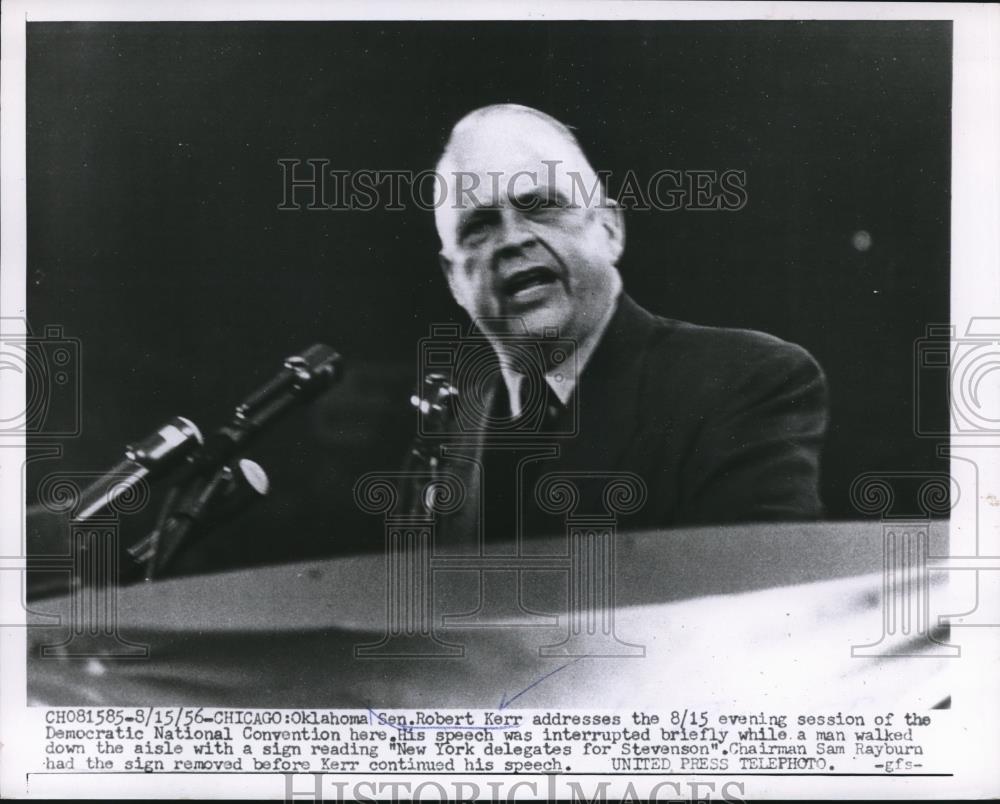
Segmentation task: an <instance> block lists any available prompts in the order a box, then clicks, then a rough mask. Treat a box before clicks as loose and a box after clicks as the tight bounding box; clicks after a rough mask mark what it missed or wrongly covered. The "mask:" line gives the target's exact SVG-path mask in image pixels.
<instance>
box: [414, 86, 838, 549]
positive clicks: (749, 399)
mask: <svg viewBox="0 0 1000 804" xmlns="http://www.w3.org/2000/svg"><path fill="white" fill-rule="evenodd" d="M437 172H438V174H439V177H440V179H439V182H438V185H437V186H438V197H437V198H436V199H435V224H436V227H437V232H438V235H439V238H440V242H441V251H440V262H441V266H442V268H443V271H444V275H445V278H446V279H447V282H448V286H449V288H450V290H451V294H452V296H453V297H454V299H455V301H456V302H457V303H458V304H459V305H460V306H461V307H462V308H463V309H464V310H465V311H466V313H468V315H469V317H470V319H471V321H472V325H471V326H470V328H469V329H468V331H466V332H463V333H456V332H451V333H445V337H443V338H439V339H437V340H435V339H434V338H430V339H428V342H427V343H424V344H423V345H422V346H423V348H424V355H425V358H426V360H425V363H426V365H427V366H428V367H430V368H431V369H433V370H434V372H436V373H433V378H432V379H430V380H428V381H427V385H426V386H425V387H429V388H430V389H431V394H432V395H433V394H436V399H438V400H440V399H441V398H442V397H443V396H445V397H448V402H449V403H450V409H449V410H448V415H447V416H446V417H445V419H446V420H445V421H443V422H439V423H438V425H437V426H438V428H439V432H438V435H439V436H440V437H441V438H442V439H443V441H442V443H447V448H446V450H445V453H446V455H444V456H443V457H441V456H439V457H441V461H442V463H441V465H443V466H446V467H447V468H448V470H449V471H451V472H453V473H454V474H455V475H456V476H458V477H460V478H461V479H462V482H463V484H464V485H465V487H466V489H467V491H468V492H469V493H468V495H467V497H468V498H467V500H466V503H465V504H464V505H463V506H462V507H461V509H460V510H459V511H457V512H456V513H455V514H454V515H453V516H451V517H446V518H444V521H442V523H441V528H440V530H441V532H442V533H451V534H452V536H453V537H454V534H456V533H458V534H466V535H467V534H469V533H470V532H473V531H475V530H476V527H477V526H476V520H477V519H478V520H479V522H480V523H482V525H481V528H482V529H483V530H484V531H485V532H486V535H487V540H489V535H490V534H489V532H490V531H493V532H494V533H495V535H496V538H498V539H502V538H503V537H504V536H505V535H506V536H508V537H509V534H510V533H511V528H517V529H518V530H517V532H519V533H522V532H523V533H526V534H527V533H530V532H535V531H537V532H558V530H561V528H559V527H558V524H557V523H556V522H555V521H553V520H551V518H547V517H546V516H545V514H544V512H541V511H539V510H538V509H539V507H540V506H538V505H536V504H535V503H537V502H538V500H537V499H535V498H534V494H533V492H532V489H536V490H537V489H538V483H539V481H540V480H541V479H542V478H543V477H544V476H546V475H548V474H551V473H566V472H573V473H575V474H576V475H577V476H578V477H579V478H580V483H579V485H580V486H581V491H582V496H583V497H584V498H586V496H587V492H586V476H587V475H588V474H590V473H594V474H597V473H601V474H604V475H607V473H609V472H627V473H631V474H634V475H637V476H638V477H639V478H641V481H642V483H643V484H644V485H645V492H646V497H647V500H646V503H645V505H644V506H643V507H642V509H641V510H640V511H638V512H637V514H636V515H635V516H634V517H633V518H632V520H631V521H630V522H629V526H631V527H643V526H657V527H664V526H673V525H683V524H700V523H716V522H726V521H752V520H756V521H776V520H797V519H813V518H816V517H817V516H819V515H820V514H821V512H822V506H821V502H820V499H819V494H818V488H817V487H818V474H819V456H820V449H821V443H822V440H823V436H824V433H825V430H826V424H827V409H826V389H825V379H824V376H823V372H822V370H821V369H820V368H819V366H818V365H817V364H816V362H815V361H814V360H813V358H812V357H811V356H810V355H809V354H808V353H807V352H806V351H805V350H804V349H802V348H801V347H798V346H795V345H793V344H790V343H786V342H784V341H782V340H780V339H778V338H776V337H773V336H770V335H766V334H763V333H760V332H753V331H749V330H736V329H720V328H714V327H705V326H697V325H695V324H690V323H686V322H683V321H676V320H671V319H667V318H662V317H659V316H657V315H654V314H652V313H650V312H648V311H646V310H644V309H643V308H642V307H640V306H639V305H638V304H636V302H635V301H633V300H632V299H631V298H629V296H628V295H627V294H626V293H624V292H623V289H622V280H621V277H620V275H619V271H618V268H617V265H618V262H619V258H620V257H621V255H622V253H623V250H624V248H625V226H624V221H623V210H622V209H621V207H620V206H619V205H617V204H616V202H615V201H614V200H613V199H611V198H609V197H608V195H607V194H606V188H605V187H604V186H603V183H602V181H601V179H600V178H599V176H598V175H597V173H596V172H595V171H594V169H593V167H591V165H590V163H589V162H588V160H587V157H586V156H585V155H584V153H583V151H582V149H581V147H580V145H579V143H578V142H577V140H576V138H575V137H574V135H573V133H572V132H571V131H570V129H569V128H568V127H567V126H565V125H564V124H562V123H561V122H559V121H558V120H556V119H554V118H552V117H551V116H549V115H547V114H545V113H543V112H541V111H538V110H536V109H532V108H528V107H525V106H519V105H514V104H500V105H494V106H487V107H483V108H480V109H476V110H475V111H472V112H470V113H469V114H467V115H466V116H465V117H463V118H462V119H461V120H460V121H459V122H458V123H457V124H456V125H455V126H454V128H453V129H452V132H451V136H450V138H449V140H448V142H447V144H446V146H445V148H444V152H443V154H442V156H441V158H440V161H439V163H438V166H437ZM656 270H683V267H682V266H677V265H671V264H670V258H669V255H666V256H665V259H664V265H663V266H662V267H661V268H657V269H656ZM449 335H450V336H451V338H450V340H449V337H448V336H449ZM442 366H444V367H445V368H444V370H443V371H442V369H441V367H442ZM435 383H436V385H435ZM442 383H443V384H444V385H445V386H446V387H447V389H448V390H447V392H442V391H441V387H440V386H441V384H442ZM434 401H435V400H434V399H431V400H429V402H428V400H426V399H425V400H424V403H425V405H429V406H430V407H433V406H434V405H433V403H434ZM546 450H547V451H546ZM449 457H450V459H449ZM511 477H514V478H516V480H515V481H514V485H511V484H510V482H508V478H511ZM515 500H517V503H516V504H515ZM515 510H519V511H520V512H521V514H520V516H521V519H520V520H519V521H515V513H514V511H515ZM448 541H449V539H448V538H447V537H445V536H442V543H447V542H448Z"/></svg>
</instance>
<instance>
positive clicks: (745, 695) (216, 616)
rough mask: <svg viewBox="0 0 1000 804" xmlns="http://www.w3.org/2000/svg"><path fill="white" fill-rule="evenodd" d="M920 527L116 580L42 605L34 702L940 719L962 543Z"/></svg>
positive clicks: (665, 534)
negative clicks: (946, 562)
mask: <svg viewBox="0 0 1000 804" xmlns="http://www.w3.org/2000/svg"><path fill="white" fill-rule="evenodd" d="M918 530H919V533H917V534H915V535H914V534H911V533H907V534H903V532H902V531H901V530H900V531H893V530H892V529H891V528H889V527H888V526H886V525H885V523H882V522H841V523H802V524H780V525H766V524H765V525H740V526H727V527H706V528H696V529H683V530H664V531H645V532H639V533H624V534H617V535H615V536H614V540H613V543H611V544H609V543H607V542H601V541H600V540H597V539H590V540H589V541H588V540H586V539H584V540H583V541H581V542H580V544H578V545H574V544H571V540H570V539H569V538H567V537H563V538H555V539H548V540H539V541H532V542H525V543H524V544H523V545H522V546H521V548H520V553H518V548H517V547H516V546H514V545H510V546H509V549H507V550H506V551H500V552H497V551H492V550H491V552H490V554H489V555H488V556H470V555H461V556H456V555H438V554H435V553H434V552H433V547H432V546H431V549H430V550H429V551H428V550H424V551H423V552H421V551H420V550H419V549H418V548H417V547H415V546H414V545H411V544H404V545H403V546H402V547H403V548H404V549H401V550H400V551H399V552H398V554H397V555H395V557H394V558H393V557H391V556H389V555H387V554H379V553H373V554H371V555H363V556H353V557H345V558H331V559H327V560H321V561H310V562H304V563H295V564H283V565H277V566H271V567H263V568H255V569H246V570H240V571H234V572H227V573H221V574H213V575H202V576H193V577H185V578H177V579H171V580H164V581H158V582H153V583H148V584H141V585H137V586H131V587H125V588H121V589H117V590H113V594H112V595H111V597H112V598H113V600H110V601H103V602H104V603H107V604H108V606H107V607H105V608H104V609H101V610H102V611H105V613H106V614H107V616H106V617H105V620H104V621H102V622H101V623H89V624H88V623H83V622H82V621H81V620H80V606H81V605H90V606H93V604H94V601H93V600H91V601H89V602H87V601H81V596H85V595H86V590H84V591H83V592H81V593H78V594H77V595H75V596H70V597H65V598H57V599H50V600H42V601H37V602H35V603H33V604H32V605H31V614H29V637H28V699H29V703H32V704H36V705H49V706H70V705H73V706H78V705H84V706H97V705H117V706H168V705H169V706H176V705H190V706H218V707H254V708H256V707H267V708H293V707H294V708H298V707H303V708H366V707H377V708H406V709H416V708H449V707H468V708H478V709H493V708H497V707H500V708H506V707H531V708H551V707H564V708H590V709H593V708H606V709H614V708H625V707H639V706H652V705H665V704H667V703H668V702H672V703H677V704H678V705H684V706H689V707H695V706H704V707H719V706H724V705H726V704H729V705H736V704H737V703H738V705H739V707H740V708H741V710H746V709H747V707H750V706H753V705H755V703H759V704H760V705H761V706H765V705H766V706H775V705H778V704H781V705H784V706H797V707H799V708H802V709H808V710H817V709H823V708H824V707H835V708H836V709H846V708H847V707H863V706H876V705H877V706H890V707H892V706H897V705H898V706H900V707H902V706H907V707H913V708H924V709H926V708H930V707H932V706H934V705H936V704H938V703H940V702H941V701H942V700H943V699H945V698H946V697H947V696H948V695H950V694H951V689H950V685H949V682H948V672H947V671H948V669H949V667H950V666H951V665H952V664H953V662H952V660H953V659H954V657H955V654H956V649H955V647H954V646H951V645H949V644H948V639H949V637H948V633H947V629H945V628H942V627H941V620H940V617H941V616H943V615H948V614H954V613H956V610H955V609H954V608H953V606H954V605H958V604H957V603H955V602H954V601H949V600H948V599H947V598H946V596H945V591H946V588H947V584H946V583H945V581H946V580H947V573H945V572H941V571H935V570H933V558H934V557H935V556H946V555H947V552H948V550H947V522H939V521H935V522H928V523H926V525H925V526H923V528H922V529H918ZM928 559H929V560H930V565H931V568H930V569H928V567H927V561H928ZM887 567H888V568H889V569H888V570H887ZM901 573H902V574H901ZM99 602H101V601H99ZM108 612H110V614H108ZM78 626H79V627H78ZM94 631H96V632H97V633H94ZM836 709H835V710H834V711H836Z"/></svg>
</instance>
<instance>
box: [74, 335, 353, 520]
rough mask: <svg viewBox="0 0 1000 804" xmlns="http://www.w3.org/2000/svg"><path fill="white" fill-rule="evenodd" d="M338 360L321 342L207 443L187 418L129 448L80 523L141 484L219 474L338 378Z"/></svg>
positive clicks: (88, 496)
mask: <svg viewBox="0 0 1000 804" xmlns="http://www.w3.org/2000/svg"><path fill="white" fill-rule="evenodd" d="M340 363H341V358H340V355H339V354H338V353H337V352H336V351H335V350H334V349H332V348H331V347H329V346H327V345H326V344H322V343H317V344H314V345H312V346H310V347H309V348H308V349H306V350H305V351H303V352H302V353H301V354H298V355H292V356H291V357H289V358H287V359H286V360H285V361H284V363H283V364H282V367H281V370H280V371H279V372H278V373H277V374H276V375H275V376H274V377H272V378H271V379H270V380H269V381H268V382H266V383H265V384H264V385H262V386H261V387H260V388H258V389H257V390H256V391H254V392H253V393H252V394H250V395H249V396H248V397H247V398H246V399H244V400H243V402H241V403H240V404H239V405H237V406H236V410H235V411H234V414H233V418H232V420H231V421H230V422H229V424H227V425H224V426H223V427H220V428H219V429H218V430H216V431H215V432H214V433H213V434H212V435H211V436H209V438H208V439H204V438H202V435H201V431H200V430H199V429H198V427H197V426H196V425H195V424H194V422H192V421H190V420H189V419H185V418H183V417H181V416H177V417H174V418H173V419H171V420H170V421H168V422H167V423H166V424H165V425H164V426H163V427H161V428H160V429H159V430H157V431H156V432H155V433H154V434H153V435H151V436H149V437H148V438H145V439H143V440H142V441H139V442H136V443H135V444H134V445H129V446H127V447H126V448H125V458H124V460H122V461H120V462H119V463H118V464H116V465H115V466H114V467H112V468H111V469H110V470H109V471H108V472H106V473H105V474H104V475H103V476H102V477H101V478H100V479H99V480H97V481H96V482H94V483H93V484H91V485H90V486H89V487H88V488H86V489H85V490H84V491H83V492H81V495H80V506H79V510H80V512H79V513H78V514H77V516H76V517H75V521H77V522H86V521H87V520H88V519H90V518H91V517H93V516H94V515H95V514H97V513H98V512H100V511H101V510H102V509H104V508H105V507H107V506H108V505H110V504H111V503H112V502H113V501H114V500H115V499H117V498H118V497H119V496H121V495H122V494H124V493H125V492H126V491H128V490H130V489H131V488H132V487H133V486H135V485H137V484H138V483H140V482H141V481H143V480H154V479H156V478H158V477H162V476H163V475H165V474H168V473H173V472H175V471H176V472H178V473H179V479H178V481H177V482H178V485H182V484H185V483H188V482H190V481H192V480H194V479H195V478H197V477H198V476H200V475H209V474H211V473H213V472H215V471H217V470H218V469H219V468H220V467H222V466H223V465H224V464H226V462H228V461H229V460H231V459H232V458H233V457H235V456H236V454H237V453H238V452H239V451H240V450H242V449H245V448H246V447H247V445H248V444H249V443H250V441H251V440H252V439H253V438H254V437H256V436H257V435H259V434H260V433H261V432H262V431H263V430H264V429H265V428H267V427H268V426H270V425H271V424H273V423H274V422H276V421H277V420H278V419H280V418H281V417H282V416H283V415H284V414H285V413H287V412H288V411H289V410H290V409H291V408H292V407H293V406H295V405H297V404H299V403H302V402H308V401H309V400H311V399H313V398H314V397H316V396H317V395H319V394H320V393H321V392H322V391H324V390H326V389H327V388H328V387H329V386H330V385H332V384H333V382H334V381H336V380H339V379H340V374H341V371H340Z"/></svg>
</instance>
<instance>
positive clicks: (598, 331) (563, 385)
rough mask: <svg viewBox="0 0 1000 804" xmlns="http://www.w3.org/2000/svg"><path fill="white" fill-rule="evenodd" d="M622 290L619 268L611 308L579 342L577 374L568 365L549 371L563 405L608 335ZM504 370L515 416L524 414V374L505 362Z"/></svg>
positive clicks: (577, 348) (548, 376)
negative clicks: (592, 356) (522, 403)
mask: <svg viewBox="0 0 1000 804" xmlns="http://www.w3.org/2000/svg"><path fill="white" fill-rule="evenodd" d="M621 292H622V281H621V277H619V276H618V272H617V271H616V272H615V274H614V290H613V292H612V296H611V304H609V305H608V309H607V310H605V311H604V315H603V317H602V318H601V320H600V321H599V322H598V323H597V326H596V327H594V328H593V329H592V330H591V331H590V333H589V334H588V335H587V337H586V338H584V339H583V340H582V341H580V343H579V345H577V347H576V374H575V375H572V374H571V373H567V372H566V371H565V369H560V368H554V369H551V370H550V371H548V372H547V373H546V374H545V381H546V382H547V383H548V384H549V387H550V388H551V389H552V391H553V393H555V395H556V397H558V399H559V401H560V402H562V404H563V405H566V404H568V403H569V399H570V397H571V396H573V391H574V390H575V389H576V385H577V382H578V381H579V379H580V374H582V373H583V369H584V367H585V366H586V365H587V361H588V360H590V356H591V355H592V354H593V353H594V349H596V348H597V344H598V343H600V342H601V338H602V337H603V336H604V332H605V330H607V328H608V324H610V323H611V319H612V317H613V316H614V314H615V310H616V309H617V307H618V300H619V299H620V298H621ZM500 373H501V374H502V375H503V381H504V385H506V386H507V394H508V396H509V398H510V413H511V416H513V417H514V418H517V417H518V416H520V415H521V395H520V391H521V382H522V380H524V375H523V374H520V373H519V372H516V371H513V370H512V369H511V368H510V367H509V366H507V365H506V364H505V363H503V362H501V363H500Z"/></svg>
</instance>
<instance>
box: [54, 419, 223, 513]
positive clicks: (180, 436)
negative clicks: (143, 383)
mask: <svg viewBox="0 0 1000 804" xmlns="http://www.w3.org/2000/svg"><path fill="white" fill-rule="evenodd" d="M203 443H204V439H203V438H202V436H201V431H200V430H199V429H198V426H197V425H196V424H195V423H194V422H192V421H191V420H190V419H185V418H184V417H183V416H175V417H174V418H172V419H170V421H168V422H167V423H166V424H164V425H163V426H162V427H161V428H159V429H158V430H157V431H156V432H154V433H153V434H152V435H149V436H147V437H146V438H144V439H142V440H141V441H136V442H134V443H133V444H129V445H127V446H126V447H125V457H124V458H123V459H122V460H121V461H119V462H118V463H116V464H115V465H114V466H113V467H112V468H111V469H109V470H108V471H107V472H105V473H104V475H103V476H102V477H101V478H100V479H99V480H97V481H96V482H94V483H92V484H91V485H90V486H88V487H87V488H86V489H84V490H83V491H82V492H81V493H80V500H79V512H78V513H77V515H76V517H74V521H76V522H86V521H87V520H88V519H90V518H91V517H93V516H94V515H95V514H96V513H98V512H99V511H101V510H103V509H104V508H105V507H107V506H108V505H110V504H111V503H113V502H114V501H115V500H116V499H118V497H120V496H121V495H122V494H125V493H126V492H127V491H130V490H131V489H132V488H133V487H134V486H136V485H137V484H139V483H140V482H142V481H143V480H153V479H155V478H157V477H161V476H163V475H164V474H166V473H168V472H170V471H171V470H173V469H175V468H176V467H177V466H179V465H180V464H181V462H182V461H183V460H184V459H185V458H187V457H188V456H190V455H191V454H192V453H193V452H194V451H195V450H196V449H197V448H198V447H199V446H201V445H202V444H203Z"/></svg>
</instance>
